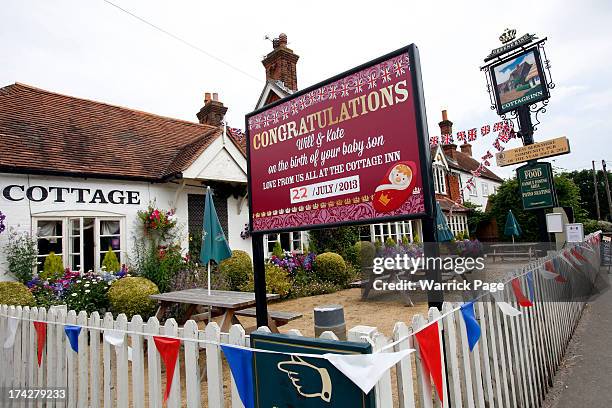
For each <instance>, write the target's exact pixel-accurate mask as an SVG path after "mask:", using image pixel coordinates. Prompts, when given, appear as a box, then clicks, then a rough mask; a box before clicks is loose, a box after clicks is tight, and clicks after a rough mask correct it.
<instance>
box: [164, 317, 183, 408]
mask: <svg viewBox="0 0 612 408" xmlns="http://www.w3.org/2000/svg"><path fill="white" fill-rule="evenodd" d="M164 334H165V335H166V336H170V337H178V324H176V321H175V320H174V319H172V318H171V319H167V320H166V323H165V324H164ZM180 357H181V346H179V355H178V358H177V359H176V364H175V366H174V375H173V376H172V387H171V388H170V394H169V395H168V404H167V406H168V408H180V407H181V358H180ZM167 370H168V367H166V376H167V375H168V371H167ZM166 381H170V379H169V378H167V379H166Z"/></svg>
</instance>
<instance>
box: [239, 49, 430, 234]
mask: <svg viewBox="0 0 612 408" xmlns="http://www.w3.org/2000/svg"><path fill="white" fill-rule="evenodd" d="M246 122H247V123H246V129H247V138H246V139H247V161H248V181H249V183H248V186H249V199H250V204H251V205H250V211H251V212H250V217H251V230H252V231H254V232H273V231H283V230H285V231H287V230H295V229H307V228H311V227H317V226H318V227H324V226H325V227H329V226H338V225H346V224H356V223H369V222H377V221H382V220H393V219H396V220H397V219H407V218H419V217H423V216H425V215H427V214H430V213H431V208H429V207H430V206H431V203H430V202H429V201H431V200H426V198H425V197H428V194H429V183H428V182H426V181H424V180H427V178H426V177H427V175H428V173H429V170H428V169H427V165H428V163H427V157H428V155H429V152H428V150H427V148H428V137H427V126H426V123H425V108H424V103H423V96H422V85H421V78H420V68H419V59H418V49H417V48H416V46H415V45H414V44H413V45H410V46H408V47H405V48H402V49H400V50H397V51H395V52H393V53H390V54H388V55H385V56H383V57H380V58H378V59H376V60H374V61H371V62H369V63H367V64H364V65H362V66H359V67H357V68H354V69H352V70H350V71H348V72H345V73H343V74H340V75H338V76H336V77H333V78H331V79H328V80H326V81H324V82H322V83H320V84H317V85H314V86H312V87H310V88H307V89H305V90H303V91H300V92H297V93H295V94H293V95H291V96H289V97H287V98H285V99H282V100H280V101H277V102H276V103H274V104H271V105H268V106H266V107H264V108H262V109H260V110H257V111H255V112H253V113H250V114H248V115H247V117H246Z"/></svg>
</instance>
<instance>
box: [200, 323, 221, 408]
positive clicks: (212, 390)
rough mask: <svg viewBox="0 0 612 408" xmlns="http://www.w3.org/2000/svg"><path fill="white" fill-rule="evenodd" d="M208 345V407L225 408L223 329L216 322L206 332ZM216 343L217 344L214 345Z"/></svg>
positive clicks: (208, 326) (209, 325)
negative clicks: (221, 344) (221, 343)
mask: <svg viewBox="0 0 612 408" xmlns="http://www.w3.org/2000/svg"><path fill="white" fill-rule="evenodd" d="M204 335H205V339H206V340H208V341H209V342H212V343H207V344H206V373H207V377H208V406H209V407H219V408H223V407H224V406H225V400H224V397H223V366H222V365H221V348H220V347H219V345H218V343H220V341H221V329H219V325H217V323H216V322H211V323H209V324H208V325H207V326H206V329H205V330H204ZM214 343H216V344H214Z"/></svg>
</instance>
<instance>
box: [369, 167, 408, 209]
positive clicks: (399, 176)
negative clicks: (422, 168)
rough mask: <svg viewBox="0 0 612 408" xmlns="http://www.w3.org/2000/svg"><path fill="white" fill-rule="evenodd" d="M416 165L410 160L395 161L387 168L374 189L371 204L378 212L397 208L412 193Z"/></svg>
mask: <svg viewBox="0 0 612 408" xmlns="http://www.w3.org/2000/svg"><path fill="white" fill-rule="evenodd" d="M416 175H417V166H416V164H415V163H414V162H412V161H401V162H397V163H395V164H394V165H393V167H391V168H390V169H388V170H387V172H386V173H385V176H384V177H383V179H382V180H381V181H380V184H379V185H378V186H377V187H376V189H375V190H374V198H373V200H372V205H373V206H374V209H375V210H376V211H378V212H382V213H385V212H391V211H394V210H397V209H398V208H399V207H401V206H402V204H403V203H405V202H406V200H407V199H408V198H409V197H410V196H411V195H412V193H413V189H414V185H415V183H416Z"/></svg>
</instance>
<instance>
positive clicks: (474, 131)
mask: <svg viewBox="0 0 612 408" xmlns="http://www.w3.org/2000/svg"><path fill="white" fill-rule="evenodd" d="M477 136H478V130H477V129H476V128H473V129H470V130H468V133H467V140H468V142H473V141H474V140H476V137H477Z"/></svg>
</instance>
